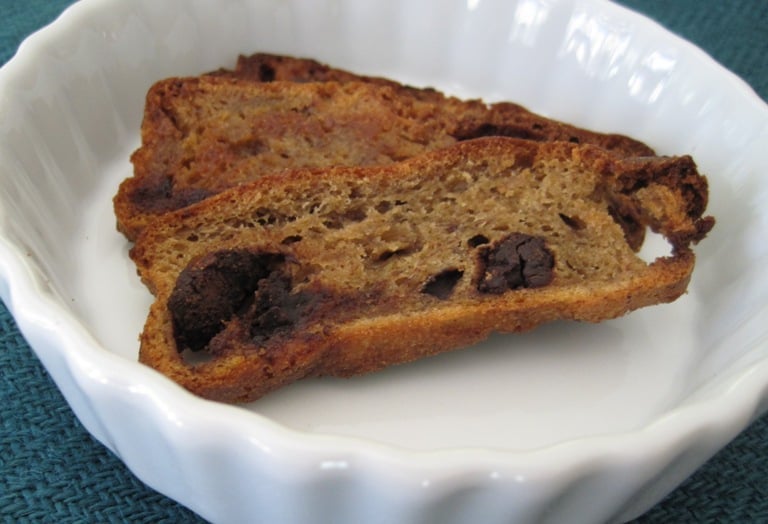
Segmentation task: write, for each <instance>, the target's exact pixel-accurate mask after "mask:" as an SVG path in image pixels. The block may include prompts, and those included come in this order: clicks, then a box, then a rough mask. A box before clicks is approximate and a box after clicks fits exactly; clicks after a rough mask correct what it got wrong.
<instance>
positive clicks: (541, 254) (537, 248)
mask: <svg viewBox="0 0 768 524" xmlns="http://www.w3.org/2000/svg"><path fill="white" fill-rule="evenodd" d="M479 266H480V267H479V269H480V271H479V274H480V278H479V280H478V283H477V290H478V291H480V292H481V293H491V294H501V293H504V292H505V291H508V290H511V289H520V288H536V287H542V286H546V285H547V284H549V283H550V282H551V281H552V278H553V272H552V270H553V268H554V266H555V258H554V256H553V255H552V253H551V252H550V251H549V249H548V248H547V245H546V242H544V239H543V238H540V237H534V236H531V235H525V234H522V233H512V234H510V235H508V236H506V237H504V238H503V239H501V240H499V241H498V242H495V243H494V244H491V245H490V246H484V247H482V248H481V250H480V253H479Z"/></svg>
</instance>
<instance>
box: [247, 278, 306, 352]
mask: <svg viewBox="0 0 768 524" xmlns="http://www.w3.org/2000/svg"><path fill="white" fill-rule="evenodd" d="M291 287H292V286H291V279H290V277H289V276H288V275H286V274H284V273H283V272H281V271H274V272H272V273H270V274H269V276H267V277H266V278H263V279H262V280H260V281H259V285H258V287H257V288H256V291H255V292H254V297H253V304H252V305H251V306H250V308H249V309H248V311H247V312H245V313H244V314H243V322H244V323H245V324H246V325H248V326H249V330H250V333H249V334H250V337H251V341H252V342H253V343H255V344H261V343H263V342H265V341H266V340H267V339H269V338H270V337H272V336H274V335H277V334H279V333H282V332H285V331H289V330H291V329H292V328H293V327H294V326H295V325H296V324H297V323H298V322H299V320H300V319H301V318H302V317H303V315H304V314H305V311H306V306H307V305H309V303H310V301H311V297H310V295H309V294H307V293H293V292H292V289H291Z"/></svg>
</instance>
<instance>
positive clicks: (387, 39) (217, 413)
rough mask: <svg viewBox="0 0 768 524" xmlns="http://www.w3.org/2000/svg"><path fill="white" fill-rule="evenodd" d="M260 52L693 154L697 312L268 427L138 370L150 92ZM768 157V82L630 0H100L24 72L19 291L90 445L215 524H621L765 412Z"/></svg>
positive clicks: (17, 120) (294, 407) (463, 354)
mask: <svg viewBox="0 0 768 524" xmlns="http://www.w3.org/2000/svg"><path fill="white" fill-rule="evenodd" d="M255 51H267V52H276V53H284V54H291V55H298V56H311V57H314V58H317V59H320V60H322V61H326V62H329V63H331V64H333V65H336V66H339V67H344V68H347V69H351V70H354V71H357V72H360V73H369V74H377V75H385V76H390V77H393V78H396V79H399V80H402V81H405V82H409V83H413V84H417V85H434V86H436V87H439V88H441V89H443V90H445V91H448V92H451V93H454V94H457V95H461V96H479V97H483V98H485V99H487V100H489V101H493V100H502V99H507V100H514V101H517V102H521V103H523V104H525V105H527V106H528V107H529V108H531V109H533V110H535V111H538V112H541V113H543V114H546V115H549V116H553V117H557V118H560V119H564V120H568V121H571V122H573V123H576V124H579V125H582V126H585V127H590V128H594V129H597V130H605V131H617V132H622V133H626V134H630V135H633V136H635V137H637V138H639V139H642V140H644V141H646V142H648V143H649V144H651V145H652V146H653V147H655V148H656V149H657V150H658V151H660V152H662V153H668V154H682V153H690V154H692V155H693V156H694V158H695V159H696V160H697V162H698V164H699V166H700V168H701V170H702V171H703V172H705V173H707V174H708V176H709V179H710V183H711V205H710V210H709V211H710V212H711V213H712V214H714V215H715V216H716V217H717V220H718V223H717V226H716V228H715V230H714V231H713V232H712V233H711V235H710V236H709V237H708V238H707V239H706V240H705V241H704V242H703V243H702V244H701V245H700V246H698V248H697V253H698V255H699V261H698V265H697V268H696V271H695V274H694V278H693V282H692V284H691V286H690V292H689V293H688V294H687V295H686V296H684V297H683V298H681V299H680V300H678V301H677V302H675V303H674V304H671V305H664V306H657V307H654V308H649V309H645V310H642V311H638V312H636V313H633V314H632V315H629V316H627V317H625V318H623V319H619V320H616V321H611V322H606V323H604V324H601V325H582V324H567V323H560V324H554V325H550V326H545V327H543V328H541V329H539V330H537V331H535V332H534V333H530V334H526V335H521V336H503V337H494V338H492V339H491V340H489V341H488V342H487V343H484V344H481V345H479V346H477V347H475V348H472V349H469V350H466V351H459V352H456V353H452V354H447V355H442V356H439V357H435V358H432V359H429V360H427V361H423V362H419V363H415V364H412V365H407V366H401V367H398V368H394V369H390V370H387V371H385V372H381V373H378V374H375V375H370V376H366V377H361V378H356V379H351V380H336V379H316V380H308V381H304V382H301V383H298V384H296V385H294V386H291V387H288V388H285V389H284V390H282V391H279V392H276V393H274V394H272V395H270V396H268V397H265V398H264V399H262V400H261V401H259V402H256V403H254V404H252V405H249V406H245V407H232V406H225V405H219V404H215V403H211V402H207V401H204V400H201V399H198V398H196V397H193V396H192V395H190V394H188V393H186V392H185V391H183V390H182V389H180V388H179V387H177V386H176V385H175V384H173V383H171V382H170V381H168V380H167V379H165V378H164V377H162V376H160V375H158V374H156V373H155V372H154V371H151V370H149V369H147V368H144V367H143V366H141V365H139V364H137V363H136V355H137V349H138V343H137V335H138V333H139V331H140V329H141V326H142V324H143V321H144V316H145V314H146V311H147V308H148V306H149V303H150V300H151V298H150V296H149V294H148V293H147V292H146V291H145V289H144V288H143V287H142V285H141V284H140V283H139V281H138V280H137V277H136V275H135V272H134V269H133V266H132V264H131V262H130V261H129V259H128V257H127V254H126V252H127V248H128V245H127V243H126V241H125V240H124V239H123V238H122V237H121V236H120V235H119V234H118V233H117V232H116V231H115V228H114V217H113V215H112V208H111V197H112V195H113V194H114V192H115V190H116V187H117V184H118V183H119V182H120V180H122V179H123V178H124V177H126V176H129V175H130V173H131V166H130V163H129V161H128V156H129V154H130V153H131V152H132V150H133V149H134V148H136V147H137V145H138V141H139V138H138V129H139V125H140V119H141V114H142V106H143V97H144V94H145V92H146V90H147V88H148V87H149V86H150V85H151V83H152V82H154V81H155V80H158V79H160V78H163V77H166V76H171V75H185V74H195V73H199V72H204V71H207V70H211V69H215V68H218V67H220V66H230V65H232V64H233V63H234V59H235V57H236V55H237V54H238V53H250V52H255ZM767 143H768V109H767V108H766V106H765V104H764V103H762V102H761V101H760V100H759V99H758V98H757V96H756V95H755V94H754V93H753V92H752V91H751V90H750V89H749V88H748V87H746V85H745V84H743V83H742V82H741V81H740V80H738V79H737V78H735V77H734V76H733V75H731V74H730V73H728V72H727V71H725V70H724V69H722V68H721V67H720V66H718V65H716V64H715V63H714V62H713V61H712V60H711V59H710V58H709V57H707V56H706V55H705V54H704V53H702V52H700V51H699V50H698V49H696V48H694V47H693V46H691V45H689V44H687V43H686V42H684V41H682V40H680V39H678V38H676V37H674V36H673V35H671V34H670V33H668V32H666V31H665V30H663V29H662V28H660V27H659V26H657V25H655V24H654V23H651V22H650V21H648V20H647V19H645V18H642V17H640V16H638V15H636V14H633V13H631V12H629V11H627V10H625V9H623V8H620V7H617V6H616V5H614V4H611V3H608V2H605V1H599V0H450V1H446V0H423V1H414V0H380V1H373V0H371V1H361V0H281V1H278V0H230V1H227V2H219V1H215V0H164V1H162V2H157V1H155V0H134V1H130V2H128V1H117V0H82V1H81V2H78V3H77V4H75V5H74V6H72V7H71V8H70V9H68V10H67V11H66V12H65V13H64V14H63V15H62V16H61V17H60V18H59V19H58V20H57V21H56V22H55V23H54V24H53V25H51V26H49V27H47V28H45V29H44V30H42V31H40V32H39V33H37V34H35V35H34V36H32V37H31V38H29V39H28V40H27V41H26V42H25V43H24V44H23V45H22V46H21V48H20V50H19V52H18V54H17V56H16V57H15V58H13V59H12V60H11V61H10V62H9V63H8V64H7V65H6V66H4V67H3V68H2V70H0V282H1V284H2V285H0V291H1V292H2V297H3V300H4V301H5V303H6V304H7V306H8V307H9V309H10V310H11V311H12V313H13V315H14V316H15V318H16V320H17V322H18V324H19V327H20V329H21V330H22V332H23V333H24V335H25V337H26V338H27V339H28V341H29V342H30V345H31V346H32V347H33V349H34V350H35V352H36V353H37V355H38V356H39V358H40V359H41V360H42V362H43V363H44V365H45V366H46V368H47V369H48V371H49V372H50V374H51V375H52V376H53V378H54V379H55V381H56V383H57V384H58V386H59V388H60V389H61V390H62V392H63V393H64V395H65V396H66V398H67V400H68V402H69V403H70V405H71V406H72V409H73V410H74V411H75V413H76V414H77V416H78V417H79V419H80V420H81V421H82V423H83V424H84V425H85V427H86V428H87V429H88V430H89V431H90V432H91V433H92V434H93V435H94V436H95V437H96V438H97V439H99V440H100V441H101V442H103V443H104V444H105V445H106V446H107V447H109V448H110V449H111V450H112V451H113V452H114V453H116V454H117V455H118V456H119V457H120V458H121V459H122V460H123V461H124V462H125V463H126V464H127V465H128V467H130V469H131V470H132V471H133V472H134V473H135V474H136V475H137V476H138V477H139V478H140V479H142V480H143V481H144V482H146V483H147V484H148V485H150V486H151V487H153V488H155V489H157V490H159V491H161V492H162V493H164V494H166V495H168V496H170V497H172V498H174V499H176V500H178V501H179V502H181V503H182V504H184V505H186V506H188V507H190V508H191V509H192V510H194V511H196V512H198V513H199V514H200V515H202V516H203V517H205V518H207V519H209V520H211V521H215V522H281V523H300V522H334V523H353V522H354V523H357V522H397V523H410V522H437V523H450V522H483V523H497V522H499V523H501V522H526V521H538V522H542V521H543V522H569V523H574V522H594V521H621V520H626V519H629V518H631V517H633V516H636V515H638V514H640V513H641V512H643V511H645V510H646V509H648V508H650V507H651V506H652V505H653V504H655V503H656V502H658V501H659V500H660V499H661V498H662V497H663V496H664V495H665V494H667V493H668V492H669V491H671V490H672V489H673V488H674V487H675V486H676V485H677V484H679V483H680V482H681V481H682V480H683V479H684V478H685V477H686V476H688V475H689V474H690V473H691V472H692V471H693V470H694V469H696V468H697V467H698V466H700V465H701V464H702V463H703V462H704V461H705V460H706V459H708V458H709V457H710V456H711V455H712V454H714V453H715V452H716V451H717V450H718V449H720V448H721V447H722V446H724V445H725V444H726V443H727V442H728V441H729V440H731V439H732V438H733V437H734V436H735V435H736V434H737V433H738V432H739V431H740V430H742V429H743V428H744V427H745V426H746V425H747V424H748V423H749V422H750V421H751V420H752V419H753V418H754V417H756V416H757V415H759V414H760V413H762V412H764V411H765V410H766V407H768V400H767V399H768V343H767V342H766V341H767V340H768V330H767V329H766V327H765V326H766V321H768V308H767V307H766V305H767V304H768V283H767V282H766V279H765V278H764V277H763V274H764V273H763V272H764V267H765V265H766V263H768V244H767V243H766V242H765V231H766V226H768V212H767V211H766V209H768V206H767V205H766V204H768V179H767V178H766V177H765V176H764V173H766V172H768V154H767V153H766V147H765V146H766V144H767ZM652 249H653V247H652Z"/></svg>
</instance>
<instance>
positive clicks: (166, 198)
mask: <svg viewBox="0 0 768 524" xmlns="http://www.w3.org/2000/svg"><path fill="white" fill-rule="evenodd" d="M211 195H212V192H211V191H208V190H206V189H202V188H193V187H188V188H179V189H176V188H174V187H173V179H172V178H171V177H170V176H166V175H152V176H151V177H148V179H147V181H146V182H145V183H144V184H143V185H141V186H139V187H137V188H136V189H135V190H134V191H133V192H132V193H131V194H130V199H131V202H133V203H134V204H135V205H136V207H137V208H138V209H140V210H141V211H144V212H147V213H164V212H167V211H172V210H174V209H179V208H181V207H186V206H189V205H192V204H194V203H195V202H199V201H201V200H204V199H205V198H208V197H209V196H211Z"/></svg>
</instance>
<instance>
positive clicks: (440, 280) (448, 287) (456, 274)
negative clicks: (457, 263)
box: [421, 269, 464, 300]
mask: <svg viewBox="0 0 768 524" xmlns="http://www.w3.org/2000/svg"><path fill="white" fill-rule="evenodd" d="M462 276H464V272H463V271H461V270H459V269H446V270H445V271H441V272H440V273H438V274H437V275H433V276H432V277H431V278H430V279H429V280H428V281H427V283H426V284H424V287H423V288H422V290H421V292H422V293H426V294H427V295H432V296H433V297H435V298H439V299H440V300H446V299H447V298H450V296H451V295H452V294H453V289H454V288H455V287H456V284H458V283H459V280H461V277H462Z"/></svg>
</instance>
